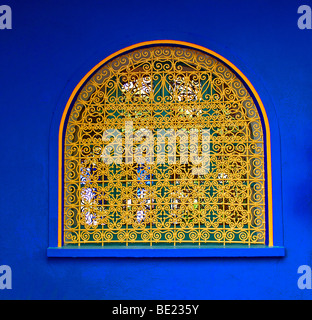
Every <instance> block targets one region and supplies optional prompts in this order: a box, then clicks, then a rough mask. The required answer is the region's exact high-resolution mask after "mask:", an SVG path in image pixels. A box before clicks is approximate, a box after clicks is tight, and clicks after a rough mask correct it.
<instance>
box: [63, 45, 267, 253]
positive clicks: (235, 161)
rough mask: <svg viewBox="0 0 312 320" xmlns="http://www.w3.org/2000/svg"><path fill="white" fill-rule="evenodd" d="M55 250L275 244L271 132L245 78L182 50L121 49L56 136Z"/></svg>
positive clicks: (89, 80) (76, 101)
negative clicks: (56, 207)
mask: <svg viewBox="0 0 312 320" xmlns="http://www.w3.org/2000/svg"><path fill="white" fill-rule="evenodd" d="M59 150H60V153H59V156H60V158H59V166H60V167H59V173H60V176H59V222H58V225H59V236H58V239H59V241H58V244H59V246H60V247H66V246H79V247H83V246H88V245H96V246H99V247H105V248H112V247H113V246H116V245H118V246H119V248H122V247H131V246H135V247H137V246H138V245H139V246H149V247H151V246H152V247H156V248H157V247H158V246H164V245H165V246H167V247H168V248H169V247H181V248H182V247H184V246H185V245H187V246H197V247H198V246H200V247H201V248H203V247H204V248H206V247H207V248H209V246H211V245H212V244H213V245H225V246H227V245H232V244H240V245H246V246H252V245H269V246H272V245H273V237H272V236H273V231H272V199H271V168H270V132H269V127H268V120H267V117H266V114H265V110H264V107H263V105H262V102H261V100H260V98H259V97H258V95H257V93H256V91H255V90H254V88H253V87H252V85H251V84H250V83H249V81H248V80H247V79H246V78H245V77H244V76H243V75H242V74H241V73H240V72H239V70H238V69H236V68H235V66H233V65H232V64H231V63H230V62H228V61H227V60H226V59H224V58H222V57H221V56H219V55H218V54H216V53H214V52H212V51H210V50H208V49H205V48H202V47H199V46H196V45H192V46H190V44H187V43H183V42H170V41H162V42H156V41H155V42H149V43H143V44H139V45H135V46H132V47H130V48H127V49H124V50H121V51H119V52H117V53H116V54H113V55H112V56H110V57H108V58H107V59H105V60H103V61H102V62H101V63H100V64H99V65H97V66H96V67H95V68H94V69H92V70H91V71H90V72H89V73H88V74H87V75H86V77H85V78H84V79H82V81H81V82H80V84H79V85H78V86H77V87H76V89H75V91H74V92H73V94H72V96H71V98H70V100H69V101H68V103H67V106H66V109H65V111H64V113H63V117H62V121H61V126H60V131H59Z"/></svg>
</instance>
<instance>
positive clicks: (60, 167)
mask: <svg viewBox="0 0 312 320" xmlns="http://www.w3.org/2000/svg"><path fill="white" fill-rule="evenodd" d="M164 44H168V45H181V46H184V47H189V48H190V49H197V50H200V51H203V52H206V53H208V54H209V55H211V56H213V57H216V58H218V59H219V60H220V61H222V62H224V64H225V65H227V66H229V67H231V68H232V69H233V70H234V71H235V72H236V73H237V74H238V75H239V76H240V77H241V78H242V79H243V80H244V81H245V83H246V84H247V86H248V88H249V89H250V90H251V92H252V93H253V94H254V97H255V98H256V100H257V102H258V105H259V106H260V109H261V112H262V116H263V120H264V124H265V131H266V146H267V150H266V153H267V187H268V192H267V195H268V208H267V209H268V228H269V246H273V203H272V172H271V135H270V126H269V121H268V117H267V114H266V111H265V108H264V105H263V103H262V101H261V99H260V97H259V95H258V93H257V91H256V90H255V88H254V87H253V85H252V84H251V82H250V81H249V80H248V78H247V77H246V76H245V75H244V74H243V73H242V72H241V71H240V70H239V69H238V68H237V67H236V66H235V65H234V64H233V63H231V62H230V61H228V60H227V59H225V58H224V57H222V56H221V55H219V54H218V53H216V52H214V51H212V50H210V49H207V48H205V47H202V46H199V45H197V44H193V43H189V42H184V41H176V40H154V41H145V42H140V43H137V44H134V45H132V46H129V47H126V48H124V49H121V50H119V51H117V52H115V53H113V54H111V55H109V56H108V57H107V58H105V59H104V60H102V61H101V62H99V63H98V64H97V65H96V66H95V67H93V68H92V69H91V70H90V71H89V72H88V73H87V74H86V75H85V76H84V77H83V78H82V79H81V80H80V82H79V83H78V84H77V86H76V87H75V89H74V91H73V92H72V94H71V96H70V98H69V100H68V101H67V104H66V106H65V109H64V111H63V115H62V119H61V123H60V127H59V142H58V143H59V155H58V247H61V246H62V219H63V217H62V212H63V208H62V189H63V185H62V180H63V179H62V172H63V157H62V154H63V139H62V137H63V130H64V124H65V119H66V116H67V112H68V110H69V108H70V106H71V104H72V102H73V99H74V97H75V95H76V94H77V92H78V91H79V90H80V89H81V88H82V86H83V85H84V84H85V81H86V80H87V79H88V78H89V77H90V76H91V75H92V74H93V73H94V72H95V71H96V70H98V69H99V68H100V67H101V66H103V65H104V64H105V63H106V62H108V61H110V60H112V59H113V58H115V57H116V56H118V55H120V54H123V53H125V52H128V51H131V50H134V49H138V48H141V47H145V46H151V45H164Z"/></svg>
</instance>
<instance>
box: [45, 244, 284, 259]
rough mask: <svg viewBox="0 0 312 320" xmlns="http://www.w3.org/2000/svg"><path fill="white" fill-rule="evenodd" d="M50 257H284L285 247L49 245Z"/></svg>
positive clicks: (48, 253)
mask: <svg viewBox="0 0 312 320" xmlns="http://www.w3.org/2000/svg"><path fill="white" fill-rule="evenodd" d="M47 255H48V257H60V258H62V257H72V258H79V257H86V258H87V257H101V258H205V257H284V256H285V248H284V247H268V246H258V247H242V246H237V247H236V246H235V247H234V246H231V247H223V246H216V247H209V248H207V247H205V248H202V247H194V246H192V247H191V248H187V247H183V248H168V247H167V248H166V247H157V248H153V247H152V248H151V247H143V248H142V247H128V248H120V247H116V248H102V247H101V248H96V247H92V248H91V247H88V248H81V247H80V248H77V247H70V248H66V247H49V248H48V249H47Z"/></svg>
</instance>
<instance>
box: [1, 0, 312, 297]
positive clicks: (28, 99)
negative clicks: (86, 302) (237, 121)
mask: <svg viewBox="0 0 312 320" xmlns="http://www.w3.org/2000/svg"><path fill="white" fill-rule="evenodd" d="M308 2H309V1H308ZM1 4H2V3H1ZM3 4H7V5H10V6H11V8H12V12H13V29H12V30H0V48H1V50H0V110H1V117H0V130H1V139H0V146H1V149H0V150H1V157H0V165H1V184H0V188H1V191H0V197H1V201H0V203H1V205H0V265H9V266H10V267H11V268H12V276H13V278H12V290H0V299H311V297H312V290H300V289H298V287H297V280H298V277H299V275H298V274H297V269H298V267H299V266H300V265H303V264H306V265H310V266H311V265H312V240H311V239H312V238H311V230H312V219H311V214H312V202H311V191H312V190H311V189H312V187H311V156H312V139H311V124H312V123H311V122H312V121H311V120H312V104H311V103H312V102H311V101H312V89H311V88H312V63H311V53H312V30H299V29H298V27H297V19H298V14H297V9H298V7H299V5H301V4H309V3H302V2H301V1H274V2H273V1H268V0H261V1H260V0H255V1H247V0H241V1H226V0H218V1H216V0H215V1H212V0H205V1H196V2H194V1H193V2H192V1H179V2H177V1H157V2H147V1H100V0H89V1H80V0H77V1H51V0H47V1H35V0H31V1H27V2H26V1H23V2H22V1H10V0H7V1H5V2H3ZM310 5H311V6H312V1H311V3H310ZM157 39H173V40H181V41H187V42H191V43H196V44H198V45H202V46H204V47H207V48H209V49H212V50H214V51H216V52H218V53H219V54H221V55H223V56H224V57H225V58H227V59H229V60H230V61H233V62H234V63H235V65H236V66H237V67H238V68H240V69H241V70H243V71H244V73H245V75H246V76H247V77H248V78H249V79H250V80H251V82H252V83H253V85H254V86H255V88H256V90H258V92H259V94H260V96H261V98H263V99H264V102H265V104H267V105H268V107H269V108H270V110H271V111H270V113H271V114H272V112H273V111H272V110H274V112H275V116H276V119H275V120H277V122H278V124H279V133H280V145H281V154H280V156H281V163H280V167H278V166H277V165H275V167H274V168H273V170H274V172H273V175H274V174H278V175H279V176H280V175H281V187H280V190H279V192H277V193H278V194H280V195H281V197H280V198H278V199H276V201H277V202H278V204H279V206H278V208H280V210H281V208H283V211H282V212H279V213H277V214H281V213H282V214H283V220H282V225H280V226H278V228H279V229H282V230H283V234H282V233H281V232H279V234H278V237H279V238H283V243H284V246H285V248H286V256H285V257H282V258H274V257H270V258H263V257H261V258H152V259H149V258H145V259H144V258H143V259H134V258H127V259H118V258H114V259H113V258H111V259H109V258H105V259H104V258H48V257H47V248H48V246H49V214H51V212H49V211H51V206H50V205H49V195H50V193H49V188H50V187H51V185H52V186H53V179H54V180H55V177H53V176H52V177H51V175H50V176H49V146H50V145H49V143H50V141H51V139H50V132H51V131H50V130H51V128H52V127H53V123H54V122H53V121H55V118H57V116H56V115H57V113H58V112H59V110H60V108H61V107H62V105H64V106H65V103H66V100H67V99H68V98H69V95H70V93H71V91H72V90H73V89H74V87H75V85H76V84H77V83H78V82H79V80H80V79H81V78H82V77H83V76H84V75H85V74H86V73H87V72H88V71H89V70H90V69H91V68H92V67H93V66H94V65H96V64H97V63H98V62H99V61H101V60H102V59H104V58H105V57H107V56H108V55H109V54H111V53H113V52H115V51H117V50H119V49H122V48H124V47H126V46H129V45H132V44H135V43H138V42H142V41H149V40H157ZM269 105H270V106H269ZM269 120H270V119H269ZM277 129H278V128H277V127H276V124H275V126H274V128H273V131H274V132H275V134H277V132H278V130H277ZM51 180H52V183H51ZM274 201H275V199H273V202H274Z"/></svg>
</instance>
